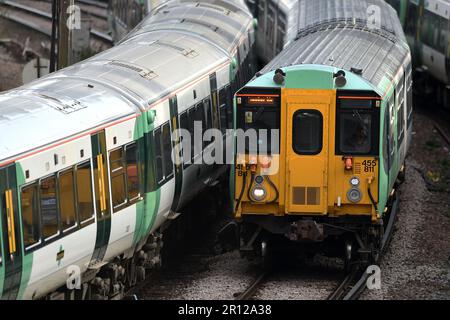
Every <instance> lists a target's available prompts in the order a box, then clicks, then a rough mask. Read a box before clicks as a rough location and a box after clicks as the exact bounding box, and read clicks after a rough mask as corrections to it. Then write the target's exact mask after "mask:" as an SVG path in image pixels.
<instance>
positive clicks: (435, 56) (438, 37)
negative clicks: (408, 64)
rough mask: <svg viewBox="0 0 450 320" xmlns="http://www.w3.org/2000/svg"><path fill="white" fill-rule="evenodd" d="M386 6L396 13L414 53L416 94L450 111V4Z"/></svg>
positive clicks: (439, 0)
mask: <svg viewBox="0 0 450 320" xmlns="http://www.w3.org/2000/svg"><path fill="white" fill-rule="evenodd" d="M387 2H388V3H390V4H391V5H392V6H393V7H394V8H395V9H396V11H397V13H398V15H399V18H400V21H401V24H402V26H403V28H404V30H405V33H406V39H407V41H408V43H409V45H410V47H411V50H412V55H413V66H414V69H413V71H414V78H415V82H416V84H417V86H416V88H415V91H417V93H418V96H425V95H428V96H434V97H435V98H437V99H436V100H437V102H438V103H439V104H440V105H442V106H444V107H445V108H450V37H449V34H450V1H449V0H427V1H425V0H388V1H387Z"/></svg>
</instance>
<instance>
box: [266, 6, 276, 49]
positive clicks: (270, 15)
mask: <svg viewBox="0 0 450 320" xmlns="http://www.w3.org/2000/svg"><path fill="white" fill-rule="evenodd" d="M274 29H275V9H274V8H273V7H272V6H271V5H270V4H269V5H268V10H267V28H266V36H267V38H266V41H267V42H268V43H269V44H272V43H273V33H274Z"/></svg>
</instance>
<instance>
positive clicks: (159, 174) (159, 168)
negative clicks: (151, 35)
mask: <svg viewBox="0 0 450 320" xmlns="http://www.w3.org/2000/svg"><path fill="white" fill-rule="evenodd" d="M153 141H154V142H155V162H156V181H157V182H158V183H160V182H162V180H163V179H164V171H163V155H162V144H161V128H158V129H156V130H155V132H154V140H153Z"/></svg>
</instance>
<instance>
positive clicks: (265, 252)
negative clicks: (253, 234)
mask: <svg viewBox="0 0 450 320" xmlns="http://www.w3.org/2000/svg"><path fill="white" fill-rule="evenodd" d="M261 258H262V267H263V269H264V270H269V269H270V268H271V267H272V255H271V252H270V247H269V242H268V241H267V240H263V241H261Z"/></svg>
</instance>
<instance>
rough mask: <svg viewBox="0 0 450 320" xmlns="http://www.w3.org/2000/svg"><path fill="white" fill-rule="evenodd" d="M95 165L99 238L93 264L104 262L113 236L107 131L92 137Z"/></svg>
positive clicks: (92, 259)
mask: <svg viewBox="0 0 450 320" xmlns="http://www.w3.org/2000/svg"><path fill="white" fill-rule="evenodd" d="M91 143H92V160H93V163H94V166H93V169H94V190H95V203H96V216H97V236H96V240H95V249H94V253H93V255H92V258H91V264H95V263H97V262H100V261H102V260H103V258H104V256H105V253H106V249H107V247H108V242H109V237H110V234H111V208H110V205H109V192H108V190H109V186H108V162H107V149H106V137H105V131H104V130H103V131H101V132H98V133H95V134H93V135H92V136H91Z"/></svg>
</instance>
